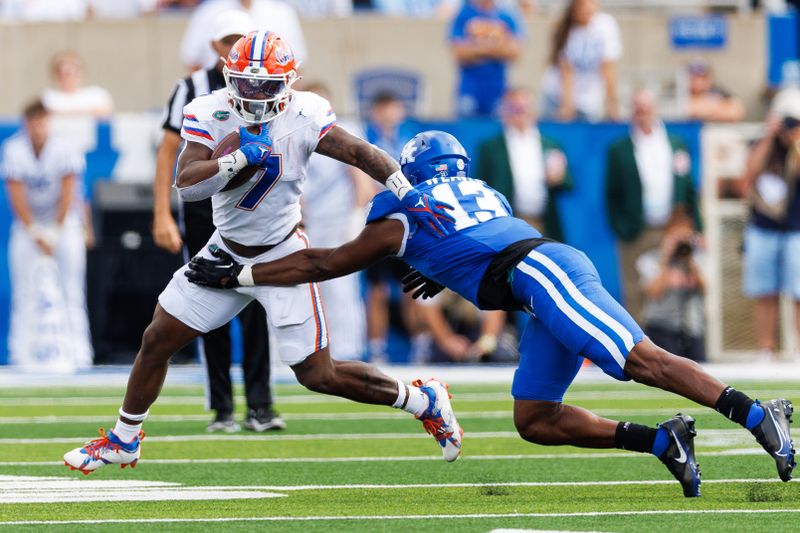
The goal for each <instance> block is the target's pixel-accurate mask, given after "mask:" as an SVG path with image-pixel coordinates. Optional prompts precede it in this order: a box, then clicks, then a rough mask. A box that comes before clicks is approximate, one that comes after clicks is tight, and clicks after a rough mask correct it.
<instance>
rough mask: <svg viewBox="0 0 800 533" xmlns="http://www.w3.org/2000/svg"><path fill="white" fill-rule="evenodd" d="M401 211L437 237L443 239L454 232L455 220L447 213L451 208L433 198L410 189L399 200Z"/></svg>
mask: <svg viewBox="0 0 800 533" xmlns="http://www.w3.org/2000/svg"><path fill="white" fill-rule="evenodd" d="M400 203H401V204H402V206H403V210H404V211H406V212H407V213H408V214H409V215H411V217H412V218H413V219H414V221H415V222H417V223H418V224H420V225H422V226H423V227H424V228H426V229H428V230H429V231H431V232H433V234H434V235H436V236H438V237H444V236H445V235H449V234H450V233H452V232H453V231H455V222H456V220H455V219H454V218H453V217H452V216H451V215H450V213H448V212H447V211H452V210H453V206H451V205H450V204H447V203H444V202H440V201H439V200H437V199H436V198H434V197H433V196H431V195H429V194H425V193H424V192H419V191H418V190H417V189H411V190H410V191H409V192H407V193H406V195H405V196H403V199H402V200H400Z"/></svg>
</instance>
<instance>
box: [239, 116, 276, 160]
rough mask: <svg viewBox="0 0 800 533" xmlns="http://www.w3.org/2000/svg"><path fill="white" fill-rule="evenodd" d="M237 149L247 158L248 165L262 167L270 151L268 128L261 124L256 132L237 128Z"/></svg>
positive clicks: (270, 143) (270, 141)
mask: <svg viewBox="0 0 800 533" xmlns="http://www.w3.org/2000/svg"><path fill="white" fill-rule="evenodd" d="M239 150H240V151H241V152H242V154H244V156H245V158H247V164H248V165H256V166H259V167H264V166H265V165H266V164H267V159H269V156H270V154H271V153H272V139H270V138H269V128H268V127H267V125H266V124H261V125H260V126H259V130H258V133H257V134H253V133H250V132H249V131H247V128H246V127H244V126H242V127H240V128H239Z"/></svg>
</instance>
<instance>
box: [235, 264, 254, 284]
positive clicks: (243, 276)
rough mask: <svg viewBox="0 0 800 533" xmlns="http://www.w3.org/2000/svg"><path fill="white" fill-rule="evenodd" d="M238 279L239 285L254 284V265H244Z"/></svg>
mask: <svg viewBox="0 0 800 533" xmlns="http://www.w3.org/2000/svg"><path fill="white" fill-rule="evenodd" d="M236 281H238V282H239V285H241V286H242V287H252V286H254V285H255V284H256V282H255V281H254V280H253V266H252V265H242V271H241V272H239V275H238V276H236Z"/></svg>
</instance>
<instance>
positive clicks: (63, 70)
mask: <svg viewBox="0 0 800 533" xmlns="http://www.w3.org/2000/svg"><path fill="white" fill-rule="evenodd" d="M85 70H86V69H85V65H84V63H83V60H82V59H81V57H80V56H79V55H78V54H76V53H75V52H61V53H59V54H56V55H55V56H53V59H51V61H50V73H51V75H52V78H53V83H54V85H55V87H51V88H48V89H45V90H44V91H43V92H42V102H44V105H45V107H47V109H48V110H49V111H51V112H53V113H57V114H62V115H64V114H69V115H91V116H93V117H96V118H108V116H109V115H111V113H112V111H113V110H114V101H113V99H112V98H111V93H109V92H108V91H107V90H106V89H104V88H103V87H99V86H97V85H86V84H85V79H84V78H85Z"/></svg>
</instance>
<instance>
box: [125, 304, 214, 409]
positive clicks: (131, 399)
mask: <svg viewBox="0 0 800 533" xmlns="http://www.w3.org/2000/svg"><path fill="white" fill-rule="evenodd" d="M200 334H201V332H200V331H198V330H196V329H192V328H190V327H189V326H187V325H186V324H184V323H183V322H181V321H180V320H178V319H177V318H175V317H174V316H172V315H170V314H169V313H167V312H166V311H165V310H164V308H163V307H161V305H160V304H157V305H156V310H155V312H154V313H153V320H152V322H150V325H149V326H147V329H145V330H144V334H143V335H142V345H141V347H140V348H139V352H138V353H137V354H136V359H135V360H134V362H133V367H132V368H131V374H130V376H129V377H128V388H127V390H126V392H125V400H124V401H123V402H122V410H123V411H124V412H126V413H137V414H140V413H146V412H147V410H148V409H150V406H151V405H152V404H153V402H155V401H156V398H158V395H159V394H160V393H161V387H162V386H163V385H164V379H165V378H166V376H167V369H168V368H169V360H170V359H171V358H172V356H173V355H174V354H175V353H176V352H177V351H178V350H180V349H181V348H183V347H184V346H186V345H187V344H189V342H191V341H192V340H194V339H195V338H197V337H198V336H200ZM122 420H123V422H128V423H135V422H136V420H132V419H126V418H125V416H123V417H122Z"/></svg>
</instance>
